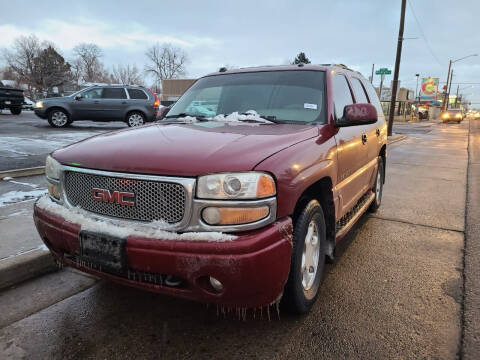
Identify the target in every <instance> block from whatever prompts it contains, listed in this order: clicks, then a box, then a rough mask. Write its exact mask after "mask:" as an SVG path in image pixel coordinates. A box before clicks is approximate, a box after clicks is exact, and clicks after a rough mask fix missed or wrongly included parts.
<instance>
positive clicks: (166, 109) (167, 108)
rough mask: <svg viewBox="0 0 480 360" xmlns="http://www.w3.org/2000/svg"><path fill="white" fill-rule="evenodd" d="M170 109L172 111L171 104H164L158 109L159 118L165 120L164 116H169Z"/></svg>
mask: <svg viewBox="0 0 480 360" xmlns="http://www.w3.org/2000/svg"><path fill="white" fill-rule="evenodd" d="M169 111H170V106H164V107H161V108H160V109H158V113H157V120H163V118H164V117H165V116H167V114H168V112H169Z"/></svg>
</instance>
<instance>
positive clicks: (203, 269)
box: [34, 198, 292, 307]
mask: <svg viewBox="0 0 480 360" xmlns="http://www.w3.org/2000/svg"><path fill="white" fill-rule="evenodd" d="M52 204H53V205H52ZM71 212H72V209H66V208H65V207H63V206H60V205H57V204H55V203H54V202H52V201H51V200H50V199H48V198H41V199H40V200H39V201H38V202H37V203H36V204H35V207H34V220H35V225H36V227H37V230H38V232H39V234H40V236H41V237H42V239H43V240H44V242H45V244H46V245H47V246H48V247H49V248H50V250H51V251H52V253H53V254H54V256H55V257H56V258H57V259H58V260H59V261H60V262H63V263H66V264H68V265H71V266H73V267H76V268H78V269H80V270H82V271H85V272H89V273H92V274H95V275H97V276H100V277H103V278H108V279H111V280H113V281H116V282H120V283H123V284H126V285H130V286H134V287H138V288H143V289H147V290H150V291H154V292H158V293H165V294H171V295H175V296H179V297H183V298H187V299H192V300H196V301H202V302H212V303H217V304H221V305H226V306H238V307H258V306H263V305H267V304H270V303H272V302H274V301H275V300H276V299H277V298H278V297H279V296H280V295H281V293H282V292H283V287H284V286H285V283H286V281H287V278H288V272H289V268H290V256H291V251H292V223H291V219H290V218H284V219H282V220H279V221H277V222H275V223H273V224H271V225H269V226H266V227H264V228H261V229H258V230H254V231H250V232H246V233H242V234H239V235H237V236H234V235H228V234H222V233H209V232H205V233H184V234H176V233H171V232H168V231H165V230H150V231H147V232H145V231H146V230H145V229H144V228H142V229H138V228H137V229H133V230H132V229H128V228H126V227H120V228H121V230H118V229H117V230H112V229H110V228H109V227H110V226H113V225H112V224H109V225H106V224H103V223H102V224H99V223H96V224H91V223H89V222H88V221H86V220H85V218H88V216H87V214H85V213H83V212H81V211H80V212H78V211H73V215H72V213H71ZM90 221H95V220H91V219H90ZM85 224H87V225H85ZM95 226H96V227H95ZM113 227H115V226H113ZM81 229H83V230H85V229H88V230H89V231H92V230H93V231H96V232H98V233H104V232H105V231H108V233H112V232H113V234H112V235H115V236H124V237H125V238H126V239H127V240H126V258H127V264H128V273H126V274H108V273H105V272H100V271H98V269H96V268H92V267H90V266H87V264H85V263H82V262H79V261H78V259H77V258H76V256H77V255H78V254H79V248H80V245H79V233H80V230H81ZM166 275H173V276H175V277H177V278H181V279H182V280H183V284H182V286H181V287H174V286H167V285H166V284H165V283H164V282H162V279H164V276H166ZM210 276H212V277H214V278H216V279H218V280H219V281H220V282H221V283H222V284H223V290H222V291H220V292H218V291H215V290H214V289H213V288H212V287H211V285H210V284H209V281H208V280H209V277H210Z"/></svg>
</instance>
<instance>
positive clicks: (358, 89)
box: [350, 78, 368, 104]
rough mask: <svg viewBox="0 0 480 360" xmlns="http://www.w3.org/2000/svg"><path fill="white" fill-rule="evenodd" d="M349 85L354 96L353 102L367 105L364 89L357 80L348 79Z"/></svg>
mask: <svg viewBox="0 0 480 360" xmlns="http://www.w3.org/2000/svg"><path fill="white" fill-rule="evenodd" d="M350 83H351V84H352V88H353V93H354V94H355V100H356V103H357V104H366V103H368V98H367V94H365V89H364V88H363V86H362V83H361V82H360V80H358V79H357V78H350Z"/></svg>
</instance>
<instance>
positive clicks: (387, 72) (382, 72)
mask: <svg viewBox="0 0 480 360" xmlns="http://www.w3.org/2000/svg"><path fill="white" fill-rule="evenodd" d="M375 74H376V75H391V74H392V70H389V69H387V68H381V69H378V70H377V71H375Z"/></svg>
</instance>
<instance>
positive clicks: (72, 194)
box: [64, 171, 187, 224]
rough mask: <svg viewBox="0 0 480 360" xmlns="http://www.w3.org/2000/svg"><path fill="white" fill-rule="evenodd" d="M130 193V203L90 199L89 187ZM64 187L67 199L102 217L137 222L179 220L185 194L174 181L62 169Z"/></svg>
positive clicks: (181, 215)
mask: <svg viewBox="0 0 480 360" xmlns="http://www.w3.org/2000/svg"><path fill="white" fill-rule="evenodd" d="M94 188H99V189H107V190H110V191H112V192H113V191H121V192H132V193H134V194H135V204H134V206H125V205H119V204H117V203H111V202H102V201H98V200H94V199H93V196H92V189H94ZM64 189H65V194H66V196H67V199H68V202H69V203H70V204H71V205H73V206H80V207H81V208H83V209H84V210H87V211H91V212H94V213H97V214H102V215H106V216H112V217H118V218H123V219H132V220H140V221H153V220H163V221H166V222H168V223H169V224H175V223H178V222H180V221H181V220H182V219H183V216H184V212H185V206H186V199H187V194H186V191H185V188H184V187H183V185H181V184H178V183H174V182H163V181H162V182H160V181H152V180H138V179H135V180H129V179H124V178H122V177H111V176H103V175H95V174H89V173H81V172H76V171H66V172H65V178H64Z"/></svg>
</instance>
